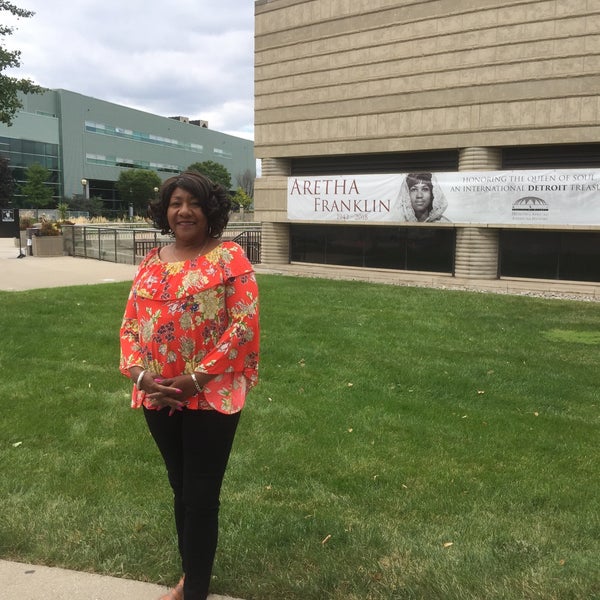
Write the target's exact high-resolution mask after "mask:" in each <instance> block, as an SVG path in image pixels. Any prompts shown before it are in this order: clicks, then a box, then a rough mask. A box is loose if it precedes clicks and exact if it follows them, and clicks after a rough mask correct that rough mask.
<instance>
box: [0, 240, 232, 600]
mask: <svg viewBox="0 0 600 600" xmlns="http://www.w3.org/2000/svg"><path fill="white" fill-rule="evenodd" d="M23 250H25V249H23ZM19 253H20V252H19V248H18V246H16V245H15V241H14V240H13V239H5V238H0V290H3V291H20V290H28V289H32V288H47V287H61V286H68V285H87V284H90V285H91V284H96V283H107V282H111V281H131V280H132V279H133V276H134V274H135V271H136V268H137V267H135V266H134V265H123V264H116V263H110V262H103V261H99V260H95V259H85V258H74V257H72V256H59V257H52V258H41V257H35V256H27V257H25V258H18V256H19ZM168 589H169V588H165V587H163V586H160V585H154V584H151V583H144V582H140V581H132V580H130V579H121V578H119V577H107V576H104V575H95V574H92V573H80V572H77V571H68V570H66V569H59V568H56V567H43V566H37V565H28V564H23V563H18V562H11V561H4V560H0V600H13V599H16V598H19V599H20V600H117V599H121V598H122V599H123V600H155V599H157V598H160V596H162V595H163V594H165V593H166V592H167V591H168ZM209 599H210V600H219V599H220V600H234V599H233V598H227V597H225V596H216V595H211V596H209Z"/></svg>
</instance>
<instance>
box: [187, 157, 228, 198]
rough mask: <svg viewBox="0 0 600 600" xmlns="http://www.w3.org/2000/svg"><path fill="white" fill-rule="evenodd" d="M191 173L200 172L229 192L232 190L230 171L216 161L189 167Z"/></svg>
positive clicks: (206, 161) (207, 161)
mask: <svg viewBox="0 0 600 600" xmlns="http://www.w3.org/2000/svg"><path fill="white" fill-rule="evenodd" d="M188 170H189V171H198V173H202V175H206V177H208V178H209V179H210V180H211V181H213V182H214V183H220V184H221V185H222V186H223V187H224V188H225V189H226V190H227V191H229V190H230V189H231V175H230V174H229V171H228V170H227V169H226V168H225V167H224V166H223V165H221V164H219V163H218V162H215V161H214V160H205V161H204V162H199V163H194V164H192V165H190V166H189V167H188Z"/></svg>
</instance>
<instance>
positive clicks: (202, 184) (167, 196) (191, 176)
mask: <svg viewBox="0 0 600 600" xmlns="http://www.w3.org/2000/svg"><path fill="white" fill-rule="evenodd" d="M175 188H181V189H182V190H185V191H186V192H188V193H189V194H190V195H191V196H192V197H194V198H195V199H196V200H198V201H199V203H200V207H201V208H202V212H203V213H204V216H205V217H206V220H207V221H208V235H209V236H210V237H213V238H219V237H221V234H222V233H223V230H224V229H225V227H226V226H227V222H228V221H229V213H230V212H231V200H230V198H229V194H228V193H227V191H226V190H225V188H223V187H222V186H221V185H219V184H217V183H213V182H212V181H211V180H210V179H209V178H208V177H206V176H205V175H202V173H198V172H197V171H184V172H183V173H180V174H179V175H176V176H175V177H170V178H169V179H167V180H166V181H164V182H163V184H162V186H161V188H160V191H159V192H158V199H157V200H155V201H154V202H152V203H151V204H150V207H149V213H150V218H151V219H152V220H153V221H154V226H155V227H156V228H157V229H160V230H161V232H162V233H163V234H167V233H172V232H171V228H170V227H169V221H168V220H167V209H168V208H169V203H170V201H171V196H172V195H173V192H174V191H175Z"/></svg>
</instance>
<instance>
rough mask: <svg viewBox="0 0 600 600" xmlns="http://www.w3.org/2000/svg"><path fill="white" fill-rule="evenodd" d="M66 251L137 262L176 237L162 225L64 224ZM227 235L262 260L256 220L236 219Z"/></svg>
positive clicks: (252, 259) (255, 261)
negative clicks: (164, 230)
mask: <svg viewBox="0 0 600 600" xmlns="http://www.w3.org/2000/svg"><path fill="white" fill-rule="evenodd" d="M62 230H63V244H64V251H65V253H67V254H68V255H69V256H79V257H83V258H95V259H97V260H106V261H108V262H116V263H125V264H132V265H137V264H139V263H140V261H141V260H142V258H144V256H145V255H146V254H147V253H148V252H149V251H150V250H151V249H152V248H156V247H158V246H166V245H167V244H171V243H172V242H173V238H172V237H171V236H168V235H162V234H161V232H160V231H159V230H158V229H150V228H147V227H146V228H143V227H138V228H131V227H111V226H107V225H63V227H62ZM223 239H226V240H231V241H234V242H237V243H238V244H239V245H240V246H241V247H242V248H243V249H244V251H245V252H246V255H247V256H248V259H249V260H250V262H251V263H253V264H258V263H260V246H261V231H260V225H259V224H256V223H236V224H235V225H234V226H231V225H230V226H228V227H227V229H226V230H225V231H224V232H223Z"/></svg>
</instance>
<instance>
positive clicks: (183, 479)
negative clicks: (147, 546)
mask: <svg viewBox="0 0 600 600" xmlns="http://www.w3.org/2000/svg"><path fill="white" fill-rule="evenodd" d="M144 415H145V416H146V422H147V423H148V428H149V429H150V433H151V434H152V437H153V438H154V441H155V442H156V445H157V446H158V449H159V450H160V453H161V454H162V457H163V459H164V461H165V466H166V467H167V474H168V477H169V483H170V484H171V487H172V488H173V495H174V506H175V526H176V528H177V539H178V544H179V554H180V555H181V561H182V567H183V572H184V573H185V583H184V596H185V600H206V597H207V596H208V587H209V584H210V579H211V572H212V566H213V561H214V558H215V551H216V549H217V538H218V529H219V495H220V493H221V483H222V482H223V476H224V474H225V468H226V467H227V461H228V460H229V453H230V452H231V446H232V444H233V438H234V436H235V431H236V428H237V424H238V421H239V419H240V413H236V414H233V415H224V414H222V413H219V412H217V411H215V410H186V409H184V410H183V411H181V412H176V413H175V414H173V415H172V416H171V417H169V410H168V409H162V410H147V409H144Z"/></svg>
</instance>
